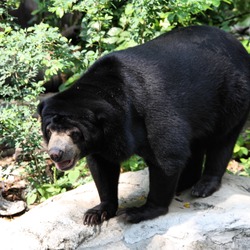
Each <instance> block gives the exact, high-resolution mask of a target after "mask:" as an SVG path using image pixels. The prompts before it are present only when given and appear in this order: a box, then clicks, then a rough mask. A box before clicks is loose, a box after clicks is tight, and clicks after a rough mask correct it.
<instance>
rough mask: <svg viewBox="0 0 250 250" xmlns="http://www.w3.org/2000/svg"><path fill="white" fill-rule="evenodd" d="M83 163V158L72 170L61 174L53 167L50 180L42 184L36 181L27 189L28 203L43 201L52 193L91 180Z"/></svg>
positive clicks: (69, 188) (55, 193)
mask: <svg viewBox="0 0 250 250" xmlns="http://www.w3.org/2000/svg"><path fill="white" fill-rule="evenodd" d="M85 165H86V162H85V160H81V161H80V162H79V163H78V164H77V166H76V167H75V168H74V169H73V170H71V171H67V172H65V173H64V174H63V175H62V174H61V173H59V172H58V170H57V169H56V168H55V167H53V168H52V173H53V179H52V180H51V182H47V183H43V184H42V185H41V184H40V183H36V186H34V187H33V189H30V190H29V192H28V195H27V203H28V205H30V204H33V203H35V202H43V201H44V200H46V199H48V198H50V197H52V196H54V195H57V194H60V193H64V192H66V191H68V190H71V189H73V188H76V187H78V186H80V185H82V184H85V183H87V182H89V181H90V180H92V177H91V176H90V174H89V171H88V170H87V168H86V167H85ZM60 175H61V176H60Z"/></svg>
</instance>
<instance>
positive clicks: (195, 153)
mask: <svg viewBox="0 0 250 250" xmlns="http://www.w3.org/2000/svg"><path fill="white" fill-rule="evenodd" d="M204 155H205V148H204V147H203V146H202V145H200V144H199V143H194V144H193V146H192V147H191V157H190V158H189V159H188V162H187V164H186V166H185V168H184V169H183V171H182V173H181V176H180V178H179V181H178V186H177V191H176V193H180V192H182V191H184V190H186V189H188V188H191V187H192V186H193V185H195V184H196V183H197V182H198V181H199V180H200V178H201V174H202V167H203V161H204Z"/></svg>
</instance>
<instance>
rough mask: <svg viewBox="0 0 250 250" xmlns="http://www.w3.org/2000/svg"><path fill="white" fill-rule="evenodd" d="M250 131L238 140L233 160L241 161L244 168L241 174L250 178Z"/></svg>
mask: <svg viewBox="0 0 250 250" xmlns="http://www.w3.org/2000/svg"><path fill="white" fill-rule="evenodd" d="M249 148H250V130H246V131H245V132H244V133H243V134H242V135H241V136H240V137H239V138H238V140H237V143H236V145H235V147H234V151H233V158H234V159H236V160H237V161H239V162H240V163H241V164H242V165H243V167H244V171H242V172H241V173H240V174H241V175H244V176H250V157H249Z"/></svg>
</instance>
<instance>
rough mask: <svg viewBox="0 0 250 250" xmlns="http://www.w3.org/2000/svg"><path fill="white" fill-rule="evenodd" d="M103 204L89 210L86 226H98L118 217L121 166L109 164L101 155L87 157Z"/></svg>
mask: <svg viewBox="0 0 250 250" xmlns="http://www.w3.org/2000/svg"><path fill="white" fill-rule="evenodd" d="M87 162H88V166H89V169H90V172H91V174H92V176H93V179H94V181H95V184H96V187H97V190H98V193H99V196H100V200H101V203H100V204H99V205H97V206H95V207H93V208H91V209H89V210H88V211H87V212H86V213H85V215H84V218H83V223H84V224H85V225H89V226H92V225H97V224H100V223H102V222H103V221H104V220H108V219H110V218H112V217H114V216H115V215H116V211H117V208H118V180H119V174H120V165H119V164H118V163H112V162H108V161H107V160H105V159H103V158H102V157H101V156H99V155H91V156H88V157H87Z"/></svg>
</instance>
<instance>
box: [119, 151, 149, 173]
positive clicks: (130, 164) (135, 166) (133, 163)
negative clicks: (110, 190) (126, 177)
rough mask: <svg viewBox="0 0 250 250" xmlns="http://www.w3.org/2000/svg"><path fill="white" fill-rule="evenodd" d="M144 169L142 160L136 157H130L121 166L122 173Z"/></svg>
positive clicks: (144, 165)
mask: <svg viewBox="0 0 250 250" xmlns="http://www.w3.org/2000/svg"><path fill="white" fill-rule="evenodd" d="M145 167H146V164H145V162H144V161H143V159H142V158H141V157H139V156H137V155H134V156H132V157H131V158H130V159H129V160H127V161H125V162H123V163H122V164H121V168H122V170H123V171H124V172H127V171H138V170H142V169H144V168H145Z"/></svg>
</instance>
